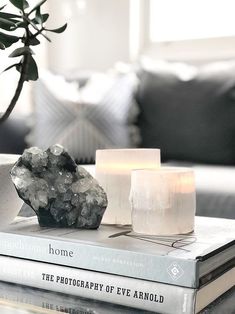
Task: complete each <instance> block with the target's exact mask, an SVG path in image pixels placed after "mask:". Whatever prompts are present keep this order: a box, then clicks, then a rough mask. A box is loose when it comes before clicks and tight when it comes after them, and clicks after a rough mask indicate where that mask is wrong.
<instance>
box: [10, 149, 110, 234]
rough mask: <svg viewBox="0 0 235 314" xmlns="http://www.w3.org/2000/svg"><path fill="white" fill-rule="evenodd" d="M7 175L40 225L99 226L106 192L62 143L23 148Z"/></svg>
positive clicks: (93, 227) (92, 227) (105, 204)
mask: <svg viewBox="0 0 235 314" xmlns="http://www.w3.org/2000/svg"><path fill="white" fill-rule="evenodd" d="M11 178H12V181H13V183H14V185H15V187H16V190H17V192H18V194H19V196H20V197H21V198H22V199H23V200H24V201H25V203H27V204H28V205H30V206H31V207H32V208H33V210H34V211H35V213H36V214H37V216H38V221H39V224H40V225H41V226H49V227H75V228H87V229H88V228H89V229H96V228H98V227H99V225H100V222H101V219H102V217H103V214H104V211H105V209H106V207H107V196H106V193H105V192H104V190H103V189H102V187H101V186H100V185H99V184H98V182H97V181H96V180H95V179H94V178H93V177H92V176H91V175H90V174H89V173H88V172H87V171H86V170H85V169H84V168H82V167H80V166H77V165H76V163H75V161H74V160H73V159H72V158H71V157H70V156H69V154H68V153H67V152H66V151H65V150H64V148H63V147H62V146H60V145H54V146H52V147H50V148H48V150H46V151H43V150H41V149H39V148H37V147H32V148H29V149H26V150H25V151H24V153H23V155H22V156H21V157H20V158H19V160H18V161H17V163H16V164H15V165H14V167H13V168H12V170H11Z"/></svg>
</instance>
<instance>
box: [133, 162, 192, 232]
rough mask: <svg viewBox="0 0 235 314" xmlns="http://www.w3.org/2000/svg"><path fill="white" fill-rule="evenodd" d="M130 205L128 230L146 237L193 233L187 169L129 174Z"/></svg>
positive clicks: (144, 170)
mask: <svg viewBox="0 0 235 314" xmlns="http://www.w3.org/2000/svg"><path fill="white" fill-rule="evenodd" d="M130 202H131V208H132V228H133V231H135V232H137V233H143V234H149V235H174V234H184V233H189V232H191V231H193V229H194V217H195V210H196V196H195V179H194V173H193V170H191V169H190V168H181V167H179V168H173V167H162V168H161V169H158V170H155V169H154V170H149V169H143V170H133V171H132V175H131V192H130Z"/></svg>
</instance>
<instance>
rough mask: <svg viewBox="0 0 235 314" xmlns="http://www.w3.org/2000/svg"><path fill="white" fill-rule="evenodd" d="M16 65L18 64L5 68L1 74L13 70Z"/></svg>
mask: <svg viewBox="0 0 235 314" xmlns="http://www.w3.org/2000/svg"><path fill="white" fill-rule="evenodd" d="M17 65H18V63H14V64H12V65H10V66H9V67H7V68H6V69H5V70H3V71H2V73H3V72H6V71H8V70H10V69H12V68H14V67H16V66H17Z"/></svg>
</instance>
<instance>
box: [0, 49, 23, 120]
mask: <svg viewBox="0 0 235 314" xmlns="http://www.w3.org/2000/svg"><path fill="white" fill-rule="evenodd" d="M28 59H29V58H28V54H26V55H25V56H24V60H23V63H22V68H21V73H20V79H19V81H18V84H17V88H16V91H15V94H14V96H13V98H12V100H11V102H10V105H9V106H8V108H7V109H6V111H5V112H4V113H3V114H2V116H1V117H0V123H2V122H4V121H5V120H7V118H8V117H9V116H10V114H11V113H12V110H13V109H14V108H15V105H16V103H17V101H18V99H19V97H20V94H21V91H22V89H23V85H24V82H25V78H26V73H27V67H28Z"/></svg>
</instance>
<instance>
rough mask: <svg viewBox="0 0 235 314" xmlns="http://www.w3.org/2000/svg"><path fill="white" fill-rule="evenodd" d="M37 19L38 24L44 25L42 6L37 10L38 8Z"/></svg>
mask: <svg viewBox="0 0 235 314" xmlns="http://www.w3.org/2000/svg"><path fill="white" fill-rule="evenodd" d="M35 20H36V22H37V24H41V25H42V15H41V10H40V7H39V8H37V10H36V13H35Z"/></svg>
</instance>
